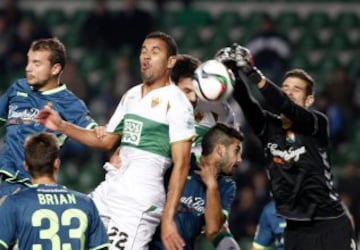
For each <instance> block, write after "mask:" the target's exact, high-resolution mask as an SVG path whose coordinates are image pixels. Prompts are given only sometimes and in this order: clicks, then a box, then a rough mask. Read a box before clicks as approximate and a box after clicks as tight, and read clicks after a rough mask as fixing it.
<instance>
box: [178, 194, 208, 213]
mask: <svg viewBox="0 0 360 250" xmlns="http://www.w3.org/2000/svg"><path fill="white" fill-rule="evenodd" d="M180 202H181V204H182V205H183V206H182V209H183V210H188V211H196V212H197V213H199V214H204V213H205V201H204V199H203V198H201V197H192V196H189V197H186V196H182V197H181V199H180ZM180 210H181V208H180Z"/></svg>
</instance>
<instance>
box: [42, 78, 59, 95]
mask: <svg viewBox="0 0 360 250" xmlns="http://www.w3.org/2000/svg"><path fill="white" fill-rule="evenodd" d="M59 85H60V82H59V80H58V79H51V80H49V81H48V82H47V83H46V84H45V85H44V86H41V87H40V88H39V89H38V91H39V92H44V91H48V90H51V89H55V88H57V87H59Z"/></svg>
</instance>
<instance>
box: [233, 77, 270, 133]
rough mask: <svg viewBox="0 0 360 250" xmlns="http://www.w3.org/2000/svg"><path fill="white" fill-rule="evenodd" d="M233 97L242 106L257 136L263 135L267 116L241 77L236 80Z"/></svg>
mask: <svg viewBox="0 0 360 250" xmlns="http://www.w3.org/2000/svg"><path fill="white" fill-rule="evenodd" d="M233 97H234V99H235V100H236V102H237V103H238V104H239V105H240V107H241V109H242V111H243V113H244V116H245V118H246V120H247V122H248V123H249V124H250V126H251V127H252V129H253V131H254V132H255V134H261V132H262V130H263V129H264V126H265V115H264V113H263V111H262V108H261V106H260V104H259V103H258V101H257V100H256V99H255V98H254V97H253V96H252V95H251V93H250V90H249V87H248V86H247V84H246V83H245V82H244V81H243V80H242V79H241V78H240V76H239V77H237V79H236V84H235V87H234V92H233Z"/></svg>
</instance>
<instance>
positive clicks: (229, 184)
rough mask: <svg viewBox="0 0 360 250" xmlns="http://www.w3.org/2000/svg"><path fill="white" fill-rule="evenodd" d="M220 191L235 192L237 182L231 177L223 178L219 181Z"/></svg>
mask: <svg viewBox="0 0 360 250" xmlns="http://www.w3.org/2000/svg"><path fill="white" fill-rule="evenodd" d="M218 183H219V187H220V190H235V189H236V182H235V181H234V179H233V178H231V177H230V176H221V177H220V178H219V179H218Z"/></svg>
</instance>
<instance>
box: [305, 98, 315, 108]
mask: <svg viewBox="0 0 360 250" xmlns="http://www.w3.org/2000/svg"><path fill="white" fill-rule="evenodd" d="M314 101H315V99H314V95H308V96H307V97H306V99H305V107H306V108H308V107H310V106H311V105H313V103H314Z"/></svg>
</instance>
